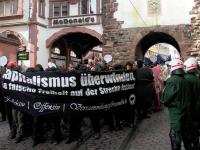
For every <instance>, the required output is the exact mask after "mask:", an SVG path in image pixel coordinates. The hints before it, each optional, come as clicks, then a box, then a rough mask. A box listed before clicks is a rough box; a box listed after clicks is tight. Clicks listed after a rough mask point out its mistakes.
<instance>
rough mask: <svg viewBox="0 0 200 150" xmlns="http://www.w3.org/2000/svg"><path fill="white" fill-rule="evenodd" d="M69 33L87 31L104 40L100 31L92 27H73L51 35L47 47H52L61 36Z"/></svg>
mask: <svg viewBox="0 0 200 150" xmlns="http://www.w3.org/2000/svg"><path fill="white" fill-rule="evenodd" d="M69 33H86V34H89V35H92V36H94V37H96V38H97V39H98V40H99V41H101V42H102V35H101V34H99V33H98V32H96V31H94V30H91V29H87V28H83V27H73V28H64V29H62V30H60V31H58V32H56V33H54V34H53V35H52V36H50V38H48V39H47V40H46V47H47V48H49V47H51V46H52V44H53V43H54V41H56V40H57V39H59V38H60V37H62V36H64V35H67V34H69Z"/></svg>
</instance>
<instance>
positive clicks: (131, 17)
mask: <svg viewBox="0 0 200 150" xmlns="http://www.w3.org/2000/svg"><path fill="white" fill-rule="evenodd" d="M130 1H131V2H132V4H131V2H130ZM117 2H118V3H119V5H118V11H117V12H115V14H114V17H115V18H117V20H118V21H124V24H123V25H122V27H123V28H129V27H145V26H153V25H177V24H189V23H190V18H191V16H190V15H189V12H190V11H191V10H192V6H193V5H194V0H185V1H180V0H170V1H169V0H161V15H160V16H152V17H150V16H149V15H148V12H147V0H126V2H125V1H124V0H117ZM134 7H135V8H134Z"/></svg>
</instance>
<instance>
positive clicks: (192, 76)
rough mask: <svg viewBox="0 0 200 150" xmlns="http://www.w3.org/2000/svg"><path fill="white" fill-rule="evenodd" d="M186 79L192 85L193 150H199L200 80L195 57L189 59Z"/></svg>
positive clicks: (186, 66) (186, 67)
mask: <svg viewBox="0 0 200 150" xmlns="http://www.w3.org/2000/svg"><path fill="white" fill-rule="evenodd" d="M184 65H185V71H186V75H185V78H186V80H187V81H188V82H189V84H190V89H191V93H192V95H191V100H192V101H191V121H192V128H191V131H192V132H191V133H192V139H191V140H192V141H191V142H192V146H193V150H198V149H199V148H200V147H199V134H198V118H199V117H198V114H199V113H200V111H199V108H200V107H199V105H200V95H199V94H198V93H199V90H200V80H199V78H198V76H197V60H196V59H195V58H194V57H190V58H188V59H187V60H186V61H185V62H184Z"/></svg>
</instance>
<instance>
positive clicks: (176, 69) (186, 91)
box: [161, 59, 191, 150]
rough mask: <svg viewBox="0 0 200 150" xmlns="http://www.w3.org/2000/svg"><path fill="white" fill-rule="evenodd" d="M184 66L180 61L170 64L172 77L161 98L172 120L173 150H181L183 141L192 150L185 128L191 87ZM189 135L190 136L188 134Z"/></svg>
mask: <svg viewBox="0 0 200 150" xmlns="http://www.w3.org/2000/svg"><path fill="white" fill-rule="evenodd" d="M183 68H184V64H183V62H182V61H181V60H179V59H174V60H172V61H171V63H170V71H171V77H170V78H169V79H168V80H167V82H166V86H165V89H164V91H163V93H162V96H161V102H162V103H164V105H165V106H166V107H168V111H169V118H170V133H169V136H170V141H171V148H172V150H181V142H182V141H183V143H184V147H185V149H186V150H191V145H190V140H188V139H187V138H188V137H189V136H187V133H186V131H187V130H186V129H185V126H184V125H186V124H188V123H187V122H186V120H187V119H185V118H186V116H187V114H188V108H189V106H190V98H191V92H190V86H189V83H188V81H187V80H186V79H185V78H184V74H185V73H184V70H183ZM188 135H189V134H188Z"/></svg>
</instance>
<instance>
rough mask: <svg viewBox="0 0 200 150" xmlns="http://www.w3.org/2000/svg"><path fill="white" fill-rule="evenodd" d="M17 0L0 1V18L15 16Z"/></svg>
mask: <svg viewBox="0 0 200 150" xmlns="http://www.w3.org/2000/svg"><path fill="white" fill-rule="evenodd" d="M17 10H18V0H0V14H1V16H12V15H17Z"/></svg>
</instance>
